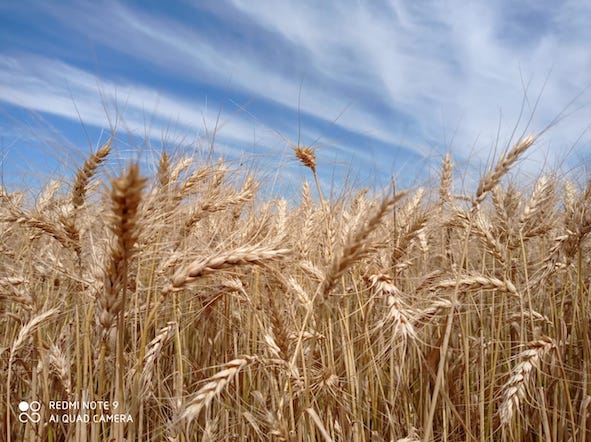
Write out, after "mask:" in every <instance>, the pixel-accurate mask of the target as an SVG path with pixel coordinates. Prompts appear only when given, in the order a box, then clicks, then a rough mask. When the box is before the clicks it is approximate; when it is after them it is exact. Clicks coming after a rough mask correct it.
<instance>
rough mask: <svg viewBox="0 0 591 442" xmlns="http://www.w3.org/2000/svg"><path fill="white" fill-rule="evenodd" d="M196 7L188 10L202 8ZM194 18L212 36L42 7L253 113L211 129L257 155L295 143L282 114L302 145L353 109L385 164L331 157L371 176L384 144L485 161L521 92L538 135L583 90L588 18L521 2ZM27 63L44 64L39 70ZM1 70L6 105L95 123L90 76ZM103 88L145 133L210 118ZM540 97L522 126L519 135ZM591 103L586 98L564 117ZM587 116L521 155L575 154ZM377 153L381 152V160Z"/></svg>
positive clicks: (366, 155) (97, 11)
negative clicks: (156, 126)
mask: <svg viewBox="0 0 591 442" xmlns="http://www.w3.org/2000/svg"><path fill="white" fill-rule="evenodd" d="M194 5H195V8H196V10H197V11H199V10H200V9H199V8H203V6H201V5H200V3H199V2H195V3H194ZM207 7H208V8H209V9H207V13H208V14H212V17H214V18H215V19H217V22H215V23H218V22H219V24H220V27H219V28H215V29H214V28H212V26H213V25H212V24H208V26H209V27H203V26H198V25H192V24H191V23H190V22H189V21H188V19H187V20H185V18H184V17H180V16H177V17H174V16H172V15H171V16H159V15H155V14H150V13H148V12H145V11H140V10H138V9H135V8H133V7H131V6H126V5H124V4H122V3H117V2H108V4H107V5H105V4H100V5H95V4H92V3H84V4H76V6H75V7H72V6H70V7H68V6H64V5H59V4H58V5H52V7H51V8H47V11H46V12H47V14H49V15H53V16H54V18H55V19H58V20H63V22H62V24H63V25H64V26H65V27H66V28H67V29H70V30H71V29H74V30H75V31H76V32H78V33H79V34H80V35H83V36H84V37H87V38H88V39H89V41H91V42H96V44H99V45H105V46H107V47H109V48H110V49H111V50H115V51H117V53H118V54H119V57H120V58H121V59H123V58H124V57H129V58H130V59H131V60H132V61H133V62H134V63H137V64H138V66H150V67H151V68H154V67H156V68H157V69H158V70H159V71H160V72H162V73H163V74H164V75H168V76H169V78H170V80H169V81H170V82H174V81H175V79H182V80H183V81H184V82H185V83H187V84H195V86H196V89H199V90H200V91H201V92H200V93H202V91H203V88H204V87H209V88H214V89H215V94H216V95H217V96H220V95H223V94H226V95H227V96H228V97H229V98H234V97H236V96H240V97H242V98H244V97H247V98H252V99H254V100H255V101H258V102H261V103H264V104H265V106H266V108H267V110H265V111H260V113H258V114H257V113H255V116H256V121H255V120H254V119H252V118H250V117H249V116H248V115H247V114H246V113H244V112H239V111H238V110H237V112H236V113H234V112H231V116H230V117H228V116H226V117H225V120H226V121H227V122H228V123H227V125H226V126H225V127H224V128H223V132H224V133H225V135H226V136H228V137H229V138H234V139H236V140H240V141H241V142H249V141H251V140H252V139H253V131H254V129H253V126H257V129H256V131H257V138H258V139H259V141H261V144H262V145H263V146H265V145H266V146H271V145H278V144H280V143H278V139H277V137H276V136H275V135H273V134H271V133H269V131H267V130H265V126H270V125H272V124H279V125H280V127H273V128H274V129H277V130H279V131H281V132H282V133H284V134H286V136H289V137H290V138H292V139H295V138H296V136H297V121H296V120H295V119H293V115H295V114H296V113H297V112H298V111H299V110H301V112H302V114H303V116H304V117H305V118H304V119H303V120H304V123H303V127H302V130H303V132H304V135H305V136H304V137H303V141H304V142H310V140H313V139H315V138H316V136H317V131H318V129H317V128H316V127H315V126H316V125H315V124H314V122H313V120H312V119H316V120H317V122H320V123H323V124H324V126H326V123H327V122H330V121H331V120H333V119H335V118H336V117H337V116H338V115H339V114H340V113H341V112H342V111H343V109H345V108H347V107H348V106H350V107H349V108H347V111H346V112H345V113H344V115H342V116H341V117H340V118H339V119H338V121H337V122H336V126H338V127H339V128H341V129H346V130H347V131H348V132H349V133H351V134H353V135H362V136H368V137H370V138H371V139H372V140H373V141H374V143H375V145H376V146H378V147H377V148H376V151H375V152H374V153H375V154H376V155H378V156H384V157H385V158H389V160H385V161H384V160H375V158H373V156H372V155H373V153H370V152H369V150H367V151H365V150H364V149H363V146H355V145H353V142H352V141H349V142H348V141H347V139H346V137H342V138H341V137H339V138H340V141H342V145H339V146H338V147H336V150H337V151H339V152H341V153H342V154H343V155H351V154H353V153H356V154H357V156H358V157H359V158H360V161H361V162H362V164H371V163H372V161H376V162H379V163H380V166H382V167H383V165H384V164H387V166H386V167H389V166H390V164H391V159H392V158H393V157H394V155H395V152H394V150H395V149H396V147H395V146H397V145H398V146H403V147H405V148H406V149H408V150H409V151H413V152H415V153H418V154H419V155H428V154H429V153H430V152H429V149H430V147H427V148H425V146H439V147H441V148H443V149H446V148H447V147H448V146H446V144H448V143H451V144H452V146H451V147H452V151H453V153H454V154H455V155H456V156H458V157H459V158H460V159H462V158H467V157H471V158H473V159H475V160H477V161H487V160H488V159H489V158H490V148H492V146H494V142H495V139H496V137H497V132H498V130H499V127H500V138H499V142H500V145H499V147H498V149H499V150H501V149H502V148H503V147H504V146H505V143H507V142H509V137H510V135H511V133H512V130H513V128H514V126H515V124H516V123H517V122H518V119H519V115H520V113H521V111H522V109H521V106H522V101H523V97H524V94H525V93H526V90H527V100H526V101H525V107H524V109H523V112H524V115H523V117H522V120H521V125H520V127H519V130H518V134H519V133H521V131H535V130H540V129H543V128H544V127H545V126H546V125H547V124H548V123H550V122H551V121H552V120H553V119H554V118H555V117H556V116H557V115H558V114H559V113H560V112H561V110H562V109H563V108H564V107H565V106H567V104H568V103H569V102H570V100H572V99H573V98H574V97H575V96H576V95H577V94H579V93H580V92H582V91H583V90H584V89H585V88H586V87H588V86H590V80H589V77H588V73H589V72H590V71H591V53H590V52H589V50H588V41H590V39H591V32H590V31H589V30H588V28H587V24H588V22H589V20H588V19H589V18H591V7H589V5H585V4H584V3H582V2H578V1H574V0H570V1H566V2H561V3H560V4H556V3H554V2H542V3H540V2H529V3H523V4H520V5H517V4H514V3H512V2H511V3H509V2H508V1H501V2H478V3H466V2H461V1H459V0H453V1H450V2H445V3H443V2H438V1H435V0H431V1H427V2H410V1H409V2H405V1H391V2H380V4H379V5H378V3H375V2H354V1H327V2H321V3H320V2H311V1H303V2H294V1H286V0H260V1H257V2H247V1H245V0H228V1H225V2H220V3H216V6H212V5H209V6H207ZM212 22H213V21H212ZM105 24H108V25H105ZM106 26H107V27H108V32H105V27H106ZM121 54H123V55H121ZM101 63H102V61H101V60H100V59H99V60H98V64H99V66H100V65H101ZM39 64H41V65H42V66H43V67H42V68H41V69H37V70H36V69H35V65H39ZM105 65H106V67H105V69H108V67H109V66H108V63H107V62H106V61H105ZM1 69H2V71H1V72H0V75H2V78H1V79H2V85H1V86H0V88H2V89H0V94H1V96H2V97H4V100H6V101H10V102H12V103H20V104H23V105H25V106H27V107H31V108H34V109H37V110H40V111H47V112H53V113H57V114H60V115H63V116H67V117H69V118H76V119H77V116H75V115H74V113H73V112H72V105H71V101H72V99H71V98H70V93H71V96H72V97H73V98H74V100H75V101H76V103H77V104H78V105H79V107H80V109H81V112H82V113H83V115H84V118H88V119H89V120H91V121H92V122H93V123H95V124H104V112H103V111H102V107H101V103H100V99H99V98H98V97H97V94H96V88H97V85H96V79H95V77H94V76H93V75H91V74H89V73H88V72H86V71H84V70H82V69H77V68H75V67H73V66H71V65H65V64H63V63H62V64H60V63H59V62H57V61H55V60H51V59H46V58H39V59H33V58H31V57H13V58H9V57H4V59H3V64H2V65H1ZM10 72H12V73H13V74H9V73H10ZM15 72H17V73H19V74H18V78H17V76H15V75H14V73H15ZM120 75H122V74H120ZM138 75H141V72H139V73H138ZM107 77H108V76H107ZM108 78H110V79H109V80H105V81H101V82H99V84H100V85H101V87H103V88H104V89H106V90H108V91H109V93H110V94H113V93H114V91H116V92H117V96H118V97H119V99H120V102H123V103H125V105H126V106H127V113H126V120H130V121H131V123H132V124H133V125H134V127H136V128H137V129H140V126H142V128H143V126H144V121H143V117H144V114H145V113H147V114H148V116H149V115H150V113H153V114H154V115H156V117H157V122H158V123H160V124H164V126H165V123H166V122H168V121H172V122H175V123H177V124H179V125H181V126H182V127H192V128H195V127H200V125H201V119H202V115H206V119H207V120H208V121H212V118H214V117H215V112H212V110H211V109H209V110H208V109H206V108H205V107H204V105H203V103H202V102H201V103H200V102H199V100H197V99H195V97H194V96H191V91H190V90H187V93H188V94H189V96H187V97H183V98H181V97H179V94H178V92H174V93H173V92H171V91H167V90H165V89H162V91H161V92H157V89H155V88H151V87H148V86H145V85H144V86H140V84H139V81H138V80H137V79H133V78H132V79H125V80H116V79H114V77H113V76H111V77H108ZM64 79H67V84H68V86H67V87H68V88H69V91H68V89H67V88H66V86H65V81H64ZM302 80H303V84H302ZM300 85H302V90H301V92H302V97H303V99H302V101H301V103H300V106H301V108H300V109H298V97H299V94H300ZM540 94H541V99H540V102H539V104H538V105H537V107H536V108H535V114H534V118H533V123H532V125H531V126H530V127H529V128H526V125H527V122H528V120H529V117H530V116H531V114H532V112H534V106H535V105H536V100H537V98H538V95H540ZM201 100H202V98H201ZM588 104H589V94H588V93H585V94H583V95H582V96H581V97H580V98H579V100H578V103H577V105H576V106H579V105H583V106H588ZM576 106H573V108H575V107H576ZM226 109H228V108H227V107H226ZM269 109H270V110H269ZM216 110H217V109H216ZM286 110H289V111H290V112H291V113H289V114H288V113H285V111H286ZM264 112H269V114H265V113H264ZM271 114H272V115H271ZM587 115H588V111H587V112H585V110H582V111H580V112H576V113H574V114H573V115H571V116H569V118H567V119H566V120H565V121H563V122H561V123H560V124H559V125H558V126H556V127H555V128H553V129H552V131H551V132H550V134H549V135H548V137H547V138H546V140H547V141H548V143H547V144H544V143H541V144H540V146H541V147H540V148H539V149H538V150H536V151H533V152H532V153H530V157H531V158H532V160H533V161H532V164H533V165H534V166H533V167H535V165H536V164H539V162H540V161H541V160H542V159H543V158H545V157H546V156H547V155H550V156H552V155H553V149H563V148H564V145H566V146H570V145H571V144H572V143H574V142H575V140H577V139H578V138H579V136H581V135H582V137H581V140H580V141H579V146H581V148H587V149H588V148H589V144H590V142H591V133H590V131H587V132H585V131H586V129H587V128H588V126H589V124H590V119H589V117H588V116H587ZM222 117H223V118H224V116H222ZM290 118H291V119H293V120H294V121H291V123H290V122H289V121H290ZM499 120H500V121H499ZM128 123H129V121H128ZM452 137H453V140H452ZM247 140H248V141H247ZM370 141H371V140H370ZM452 141H453V142H452ZM388 145H390V146H392V147H391V149H390V151H386V150H381V149H387V148H386V147H384V146H388ZM425 149H427V150H425Z"/></svg>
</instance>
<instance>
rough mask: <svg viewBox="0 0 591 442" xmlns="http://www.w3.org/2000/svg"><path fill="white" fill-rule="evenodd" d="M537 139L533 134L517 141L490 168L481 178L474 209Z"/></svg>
mask: <svg viewBox="0 0 591 442" xmlns="http://www.w3.org/2000/svg"><path fill="white" fill-rule="evenodd" d="M535 141H536V138H535V137H534V136H532V135H530V136H527V137H525V138H523V139H522V140H520V141H519V142H517V144H515V146H513V148H512V149H511V150H510V151H509V152H507V154H506V155H503V156H502V157H501V158H500V159H499V161H498V162H497V165H496V166H495V168H494V169H492V170H489V171H488V173H487V174H486V175H484V176H483V177H482V178H481V179H480V183H479V184H478V189H477V190H476V197H475V198H474V201H473V203H472V210H477V209H478V207H479V206H480V204H481V203H482V202H483V201H484V199H485V198H486V195H487V194H488V192H490V191H491V190H492V189H493V188H494V187H495V186H496V185H497V184H499V181H500V180H501V178H502V177H503V175H505V174H506V173H507V171H508V170H509V168H510V167H511V166H512V165H513V164H514V163H515V162H516V161H517V160H518V159H519V157H520V156H521V155H522V154H523V153H524V152H525V151H526V150H527V149H529V148H530V147H531V145H532V144H534V142H535Z"/></svg>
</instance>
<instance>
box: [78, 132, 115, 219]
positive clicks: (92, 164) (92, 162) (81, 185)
mask: <svg viewBox="0 0 591 442" xmlns="http://www.w3.org/2000/svg"><path fill="white" fill-rule="evenodd" d="M111 142H112V138H110V139H109V140H108V141H107V142H106V143H105V144H103V146H102V147H101V148H100V149H99V150H97V151H96V152H95V153H93V154H92V155H91V156H90V157H89V158H88V159H87V160H86V161H85V162H84V166H83V167H81V168H80V169H78V172H77V173H76V179H75V180H74V187H73V189H72V205H73V206H74V208H76V207H79V206H81V205H82V204H84V198H85V197H86V189H87V187H88V182H89V181H90V179H91V178H92V177H93V175H94V174H95V172H96V169H97V167H98V166H99V165H100V164H101V163H102V162H103V161H104V160H105V158H106V157H107V155H109V153H110V152H111Z"/></svg>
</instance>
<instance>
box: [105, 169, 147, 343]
mask: <svg viewBox="0 0 591 442" xmlns="http://www.w3.org/2000/svg"><path fill="white" fill-rule="evenodd" d="M145 182H146V180H145V179H144V178H142V177H140V172H139V166H138V165H137V164H132V165H131V166H130V167H129V169H128V171H127V172H126V173H124V174H122V175H121V176H120V177H119V178H117V179H115V180H113V182H112V190H111V212H112V214H111V215H112V220H111V226H110V227H111V230H112V232H113V234H114V236H115V238H114V241H113V244H112V246H111V253H110V254H109V256H108V262H107V265H106V266H105V280H104V291H103V293H102V296H100V297H99V305H100V313H99V322H100V324H101V326H102V329H103V334H104V335H106V334H107V333H108V332H109V331H110V330H111V328H112V327H113V325H114V322H115V318H116V317H117V316H118V315H119V314H120V313H121V311H122V310H123V309H124V307H125V296H126V288H127V272H128V266H129V262H130V260H131V258H132V256H133V254H134V246H135V243H136V241H137V238H138V235H139V232H138V223H137V220H138V208H139V204H140V201H141V197H142V189H143V187H144V185H145Z"/></svg>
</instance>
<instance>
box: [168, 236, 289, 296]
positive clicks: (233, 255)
mask: <svg viewBox="0 0 591 442" xmlns="http://www.w3.org/2000/svg"><path fill="white" fill-rule="evenodd" d="M289 253H290V250H289V249H275V248H273V247H269V246H261V245H254V246H244V247H239V248H237V249H234V250H231V251H228V252H219V253H218V254H216V255H212V256H208V257H207V258H203V259H198V260H196V261H194V262H192V263H191V264H189V265H188V266H187V267H186V268H185V269H183V270H182V271H180V272H179V273H177V274H176V275H175V276H174V278H173V280H172V286H173V287H174V288H180V287H182V286H184V285H185V284H188V283H190V282H192V281H194V280H196V279H197V278H199V277H201V276H203V275H206V274H208V273H212V272H215V271H217V270H221V269H224V268H227V267H233V266H238V265H246V264H261V263H263V262H264V261H269V260H275V259H281V258H283V257H285V256H286V255H288V254H289Z"/></svg>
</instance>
